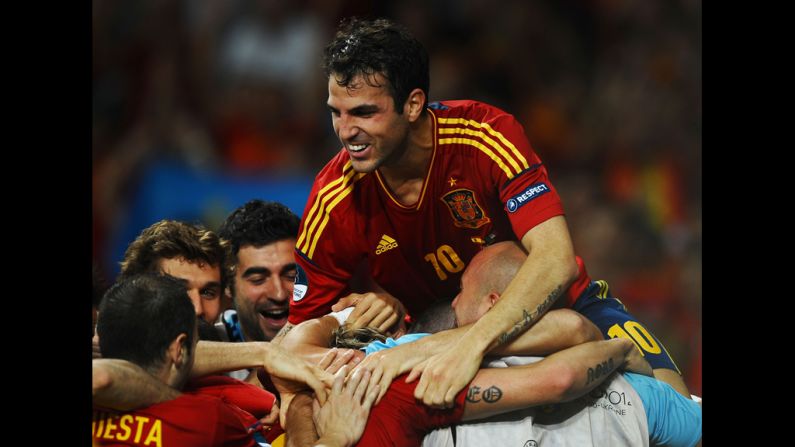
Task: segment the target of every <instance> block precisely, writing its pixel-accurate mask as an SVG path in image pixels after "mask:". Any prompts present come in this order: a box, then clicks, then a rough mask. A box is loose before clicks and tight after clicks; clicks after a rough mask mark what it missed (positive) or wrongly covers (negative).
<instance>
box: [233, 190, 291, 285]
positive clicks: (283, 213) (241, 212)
mask: <svg viewBox="0 0 795 447" xmlns="http://www.w3.org/2000/svg"><path fill="white" fill-rule="evenodd" d="M299 223H300V219H299V218H298V216H296V215H295V214H294V213H293V212H292V211H290V208H287V207H286V206H284V205H282V204H281V203H279V202H268V201H263V200H259V199H254V200H250V201H248V202H246V203H245V204H244V205H242V206H240V207H239V208H237V209H236V210H234V211H232V214H230V215H229V216H228V217H227V218H226V220H224V222H223V223H222V224H221V227H220V228H219V229H218V235H219V236H220V237H221V238H222V239H224V240H225V241H227V243H228V244H229V250H230V256H229V259H228V265H227V266H226V269H227V270H229V271H230V272H231V271H232V269H233V268H234V265H236V264H237V254H238V252H239V251H240V247H243V246H246V245H253V246H254V247H263V246H265V245H268V244H272V243H274V242H278V241H282V240H285V239H290V238H292V239H295V238H297V237H298V224H299Z"/></svg>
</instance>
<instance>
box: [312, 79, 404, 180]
mask: <svg viewBox="0 0 795 447" xmlns="http://www.w3.org/2000/svg"><path fill="white" fill-rule="evenodd" d="M370 81H371V82H370V84H377V85H379V86H378V87H375V86H373V85H369V84H368V83H367V82H366V81H365V79H364V78H363V77H362V76H357V77H356V78H354V79H353V80H352V81H351V82H350V84H349V85H348V86H347V87H346V86H341V85H339V84H338V83H337V81H336V78H335V76H334V74H332V75H331V76H329V81H328V91H329V97H328V102H327V104H328V107H329V110H330V111H331V123H332V125H333V126H334V133H336V134H337V137H338V138H339V139H340V142H342V144H343V145H344V146H345V150H346V151H348V156H350V158H351V162H352V164H353V169H354V170H355V171H356V172H364V173H369V172H373V171H374V170H376V169H377V168H378V167H379V166H382V165H389V164H390V163H391V162H394V161H395V160H397V159H398V158H399V157H400V155H401V154H403V152H405V150H406V143H407V141H408V134H409V119H408V114H407V113H405V112H404V113H402V114H398V113H397V111H396V110H395V104H394V101H393V99H392V96H391V95H390V93H389V91H388V89H387V88H386V83H387V81H386V79H385V78H384V77H383V76H382V75H380V74H376V75H374V76H372V77H371V78H370Z"/></svg>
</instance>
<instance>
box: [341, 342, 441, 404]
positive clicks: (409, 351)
mask: <svg viewBox="0 0 795 447" xmlns="http://www.w3.org/2000/svg"><path fill="white" fill-rule="evenodd" d="M418 343H419V342H418V341H415V342H412V343H407V344H405V345H401V346H397V347H395V348H392V349H386V350H383V351H378V352H376V353H373V354H370V355H368V356H367V357H365V358H364V360H362V362H361V363H360V364H359V365H357V366H356V367H355V368H354V369H353V371H352V373H353V372H356V371H361V372H364V371H369V372H370V385H369V388H368V389H371V390H377V391H378V398H377V399H376V401H375V403H376V404H377V403H379V402H381V398H382V397H384V394H386V392H387V390H388V389H389V385H391V384H392V381H393V380H394V379H395V377H397V376H399V375H401V374H403V373H405V372H408V371H410V370H411V369H412V368H413V367H414V366H416V365H417V364H418V363H420V362H421V361H423V360H425V359H426V356H424V355H422V353H423V352H425V351H424V350H422V349H417V348H416V346H415V345H417V344H418Z"/></svg>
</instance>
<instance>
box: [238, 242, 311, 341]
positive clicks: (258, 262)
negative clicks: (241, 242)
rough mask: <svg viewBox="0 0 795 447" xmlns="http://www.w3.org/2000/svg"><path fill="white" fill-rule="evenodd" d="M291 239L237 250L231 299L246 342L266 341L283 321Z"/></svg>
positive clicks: (290, 280)
mask: <svg viewBox="0 0 795 447" xmlns="http://www.w3.org/2000/svg"><path fill="white" fill-rule="evenodd" d="M294 249H295V239H292V238H290V239H284V240H281V241H277V242H273V243H271V244H267V245H264V246H262V247H255V246H253V245H245V246H242V247H240V251H238V253H237V261H238V262H237V266H236V267H235V276H234V279H233V281H234V287H233V290H232V293H233V296H232V299H233V300H234V302H235V307H236V309H237V315H238V318H240V324H241V326H242V328H243V332H244V333H245V336H246V339H247V340H248V341H270V340H271V339H272V338H273V337H275V336H276V334H277V333H278V332H279V330H280V329H281V328H282V327H283V326H284V325H285V324H286V323H287V315H288V311H289V298H290V296H292V294H293V285H294V282H295V274H296V267H295V255H294Z"/></svg>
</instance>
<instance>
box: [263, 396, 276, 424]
mask: <svg viewBox="0 0 795 447" xmlns="http://www.w3.org/2000/svg"><path fill="white" fill-rule="evenodd" d="M259 421H260V422H261V423H262V425H268V426H271V425H273V424H275V423H276V422H278V421H279V405H278V404H277V403H276V401H274V402H273V406H272V407H271V412H270V413H268V415H267V416H265V417H264V418H262V419H260V420H259Z"/></svg>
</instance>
